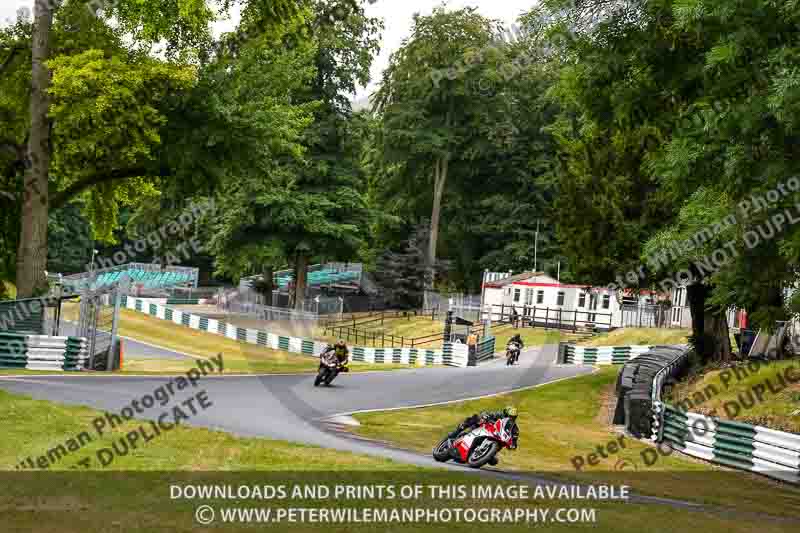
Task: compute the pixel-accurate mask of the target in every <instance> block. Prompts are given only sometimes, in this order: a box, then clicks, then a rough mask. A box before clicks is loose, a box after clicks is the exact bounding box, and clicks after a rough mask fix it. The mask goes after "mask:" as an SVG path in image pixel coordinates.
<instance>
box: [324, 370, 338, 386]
mask: <svg viewBox="0 0 800 533" xmlns="http://www.w3.org/2000/svg"><path fill="white" fill-rule="evenodd" d="M338 375H339V373H338V372H337V371H335V370H328V375H327V376H326V377H325V386H326V387H327V386H330V384H331V382H332V381H333V380H334V379H335V378H336V376H338Z"/></svg>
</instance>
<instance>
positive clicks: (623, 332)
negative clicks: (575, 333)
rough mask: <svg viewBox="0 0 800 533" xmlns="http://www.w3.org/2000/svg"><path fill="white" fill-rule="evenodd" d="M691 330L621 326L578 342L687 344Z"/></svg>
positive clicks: (588, 344)
mask: <svg viewBox="0 0 800 533" xmlns="http://www.w3.org/2000/svg"><path fill="white" fill-rule="evenodd" d="M691 333H692V332H691V330H688V329H663V328H621V329H615V330H614V331H611V332H609V333H601V334H599V335H597V336H596V337H593V338H591V339H587V340H585V341H581V342H578V345H580V346H658V345H662V344H687V343H688V342H689V335H691Z"/></svg>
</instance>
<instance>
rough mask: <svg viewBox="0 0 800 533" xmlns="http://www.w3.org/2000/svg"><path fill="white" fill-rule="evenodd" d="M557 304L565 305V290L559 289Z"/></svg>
mask: <svg viewBox="0 0 800 533" xmlns="http://www.w3.org/2000/svg"><path fill="white" fill-rule="evenodd" d="M556 305H564V291H558V298H557V299H556Z"/></svg>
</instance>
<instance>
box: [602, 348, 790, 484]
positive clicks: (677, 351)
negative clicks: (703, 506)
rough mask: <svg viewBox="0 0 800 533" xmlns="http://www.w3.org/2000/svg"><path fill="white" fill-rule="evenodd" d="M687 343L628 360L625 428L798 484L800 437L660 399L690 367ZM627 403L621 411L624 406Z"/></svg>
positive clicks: (622, 396) (619, 416) (622, 382)
mask: <svg viewBox="0 0 800 533" xmlns="http://www.w3.org/2000/svg"><path fill="white" fill-rule="evenodd" d="M689 354H690V349H689V348H688V347H684V348H676V347H657V348H654V349H653V350H652V351H651V352H648V353H646V354H643V355H641V356H639V357H637V358H636V359H634V360H632V361H630V362H628V363H626V365H625V367H624V368H623V370H622V372H621V373H620V375H619V378H618V380H617V397H618V401H617V412H616V413H615V416H614V422H615V423H620V422H621V421H623V420H624V423H625V427H626V429H627V431H628V432H629V433H630V434H632V435H633V436H635V437H637V438H647V439H649V440H652V441H653V442H656V443H659V444H664V443H665V444H666V445H667V446H669V447H670V448H672V449H674V450H677V451H679V452H682V453H685V454H686V455H690V456H692V457H696V458H698V459H703V460H706V461H709V462H712V463H716V464H720V465H723V466H727V467H730V468H735V469H737V470H746V471H750V472H754V473H757V474H762V475H765V476H768V477H771V478H774V479H779V480H781V481H786V482H790V483H796V484H800V435H797V434H794V433H787V432H783V431H776V430H774V429H770V428H766V427H763V426H753V425H750V424H745V423H742V422H735V421H731V420H722V419H720V418H716V417H709V416H706V415H702V414H698V413H692V412H689V411H686V410H683V409H678V408H676V407H674V406H672V405H670V404H668V403H666V402H664V401H663V399H662V394H663V391H664V387H665V385H666V384H667V380H668V379H672V378H676V377H677V376H679V375H680V374H681V373H682V372H683V371H684V370H685V368H686V366H687V363H688V358H689ZM621 406H622V407H623V408H622V409H621V408H620V407H621Z"/></svg>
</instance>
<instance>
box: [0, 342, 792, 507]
mask: <svg viewBox="0 0 800 533" xmlns="http://www.w3.org/2000/svg"><path fill="white" fill-rule="evenodd" d="M556 353H557V347H556V346H545V347H543V348H535V349H531V350H527V351H525V352H523V354H522V357H521V360H520V364H519V365H518V366H514V367H511V368H508V367H506V366H505V362H504V361H503V360H495V361H492V362H489V363H486V364H483V365H481V366H480V367H477V368H461V369H459V368H424V369H414V370H396V371H378V372H365V373H353V374H344V375H341V376H339V377H338V378H337V380H336V381H335V382H334V386H333V387H330V388H325V387H322V388H314V387H313V377H314V376H313V375H309V374H305V375H301V374H291V375H289V374H287V375H261V376H255V375H253V376H216V377H215V376H211V375H209V376H207V377H204V378H202V379H200V380H199V381H198V383H197V387H196V388H195V387H189V388H186V389H185V390H183V391H176V390H175V386H174V385H175V383H176V381H175V377H169V376H158V377H156V376H147V377H142V376H102V375H97V374H93V375H64V376H52V375H41V376H38V375H15V376H5V377H3V376H0V389H3V390H6V391H9V392H13V393H17V394H24V395H27V396H31V397H33V398H37V399H44V400H50V401H55V402H59V403H64V404H71V405H84V406H89V407H93V408H96V409H99V410H103V411H107V412H110V413H119V412H120V411H121V410H122V409H123V408H124V407H128V406H130V405H131V402H132V401H133V400H137V401H138V400H140V399H141V398H143V397H144V396H145V395H148V394H150V395H152V394H153V393H154V391H156V390H157V389H159V388H160V387H164V386H166V385H167V384H172V385H173V390H174V391H175V395H174V396H172V397H171V399H170V401H169V403H167V404H166V405H164V406H159V405H156V406H154V407H153V408H151V409H144V410H143V413H142V414H140V415H137V418H141V419H147V420H155V419H157V418H158V417H159V415H161V414H162V413H164V412H168V411H170V410H171V409H172V408H173V407H174V406H177V405H180V403H181V402H182V401H184V400H185V399H187V398H190V397H191V396H193V395H195V394H197V393H198V392H199V391H201V390H204V391H206V394H207V397H208V399H209V400H210V401H211V403H212V404H213V405H212V406H211V407H209V408H208V409H207V410H205V411H201V412H199V413H198V414H197V415H195V416H192V418H191V420H190V422H189V423H188V424H187V425H192V426H199V427H206V428H210V429H217V430H221V431H226V432H229V433H232V434H235V435H240V436H248V437H266V438H271V439H279V440H284V441H289V442H297V443H302V444H312V445H317V446H322V447H326V448H331V449H336V450H342V451H348V452H353V453H358V454H366V455H372V456H378V457H383V458H386V459H391V460H394V461H397V462H401V463H406V464H411V465H416V466H422V467H437V468H446V469H457V470H460V471H468V472H471V473H474V474H476V475H482V476H489V477H492V478H499V479H505V480H513V481H518V482H522V483H535V484H538V485H561V484H562V483H561V482H559V481H556V480H553V479H549V478H547V477H541V476H538V475H536V474H531V473H511V472H503V471H502V458H501V465H500V469H499V470H498V469H492V468H484V469H481V470H472V469H466V468H465V467H463V466H459V465H454V464H452V463H446V464H442V463H437V462H435V461H434V460H433V458H432V457H431V456H430V454H421V453H416V452H412V451H407V450H401V449H398V448H394V447H391V446H386V445H383V444H380V443H376V442H373V441H370V440H366V439H360V438H357V437H354V436H352V435H351V434H349V433H343V432H342V431H341V430H340V426H337V424H336V423H332V421H336V420H340V419H342V418H343V417H344V418H346V416H347V415H349V414H352V413H355V412H363V411H369V410H386V409H400V408H409V407H422V406H426V405H429V404H435V403H446V402H457V401H461V400H467V399H474V398H479V397H484V396H492V395H496V394H499V393H503V392H509V391H513V390H520V389H526V388H531V387H536V386H539V385H543V384H546V383H553V382H555V381H560V380H564V379H569V378H572V377H576V376H580V375H587V374H590V373H592V372H594V370H595V369H594V368H593V367H590V366H574V365H566V366H561V365H556V364H555V358H556ZM503 405H504V402H503V400H502V398H498V400H497V407H498V408H500V407H502V406H503ZM521 430H522V433H523V435H524V428H521ZM433 444H435V443H432V445H433ZM630 501H631V502H632V503H652V504H659V505H668V506H672V507H676V508H682V509H686V510H692V511H697V512H704V513H708V512H715V513H724V514H726V515H730V514H731V513H737V511H735V510H734V509H731V508H723V507H716V506H709V505H704V504H697V503H693V502H687V501H681V500H676V499H669V498H660V497H653V496H644V495H632V497H631V499H630ZM738 514H741V515H742V516H746V515H749V513H738ZM757 516H758V517H763V518H766V519H769V520H779V521H783V520H788V521H797V518H790V517H786V518H784V517H775V516H771V515H761V514H759V515H757Z"/></svg>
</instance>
